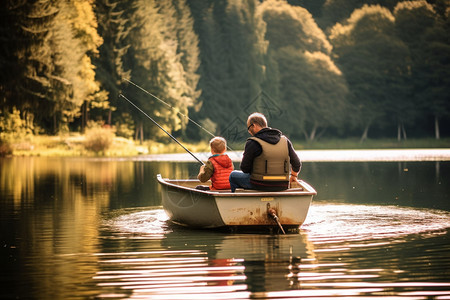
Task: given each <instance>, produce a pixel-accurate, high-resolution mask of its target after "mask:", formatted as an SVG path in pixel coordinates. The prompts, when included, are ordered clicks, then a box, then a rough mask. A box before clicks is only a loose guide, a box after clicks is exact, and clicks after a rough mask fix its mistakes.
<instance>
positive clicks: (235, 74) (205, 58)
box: [189, 0, 271, 132]
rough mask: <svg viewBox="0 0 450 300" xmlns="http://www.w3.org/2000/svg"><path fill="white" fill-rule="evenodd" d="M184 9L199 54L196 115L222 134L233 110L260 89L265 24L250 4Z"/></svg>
mask: <svg viewBox="0 0 450 300" xmlns="http://www.w3.org/2000/svg"><path fill="white" fill-rule="evenodd" d="M189 5H190V7H191V9H192V12H193V15H194V18H195V22H196V26H195V28H196V30H197V33H198V35H199V37H200V44H199V45H200V50H201V64H200V74H201V78H200V81H199V87H200V88H201V90H202V95H201V97H200V100H201V105H202V106H201V110H200V111H199V113H198V114H197V116H198V117H201V118H204V119H205V121H206V119H209V120H213V122H214V123H215V124H214V127H217V128H218V130H219V132H221V131H222V130H223V129H225V128H226V127H227V126H228V125H229V124H230V116H235V117H236V107H239V108H240V109H241V110H242V109H244V107H246V106H247V105H249V103H250V101H251V100H252V99H253V98H254V97H255V96H256V95H257V94H258V93H260V92H261V90H262V89H263V82H265V81H266V72H265V69H266V68H265V67H266V66H265V63H266V61H265V51H266V48H267V43H266V42H265V41H264V40H263V38H264V35H263V30H264V28H263V25H264V23H263V22H262V20H261V19H260V18H259V17H258V16H257V15H256V9H257V6H258V1H255V0H234V1H224V0H220V1H216V0H209V1H189ZM264 88H265V86H264ZM269 89H270V87H269ZM267 92H269V93H270V92H271V91H267Z"/></svg>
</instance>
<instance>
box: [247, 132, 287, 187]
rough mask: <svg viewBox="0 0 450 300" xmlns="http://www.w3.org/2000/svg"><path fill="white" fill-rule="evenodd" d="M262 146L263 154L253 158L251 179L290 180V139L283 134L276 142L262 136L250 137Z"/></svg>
mask: <svg viewBox="0 0 450 300" xmlns="http://www.w3.org/2000/svg"><path fill="white" fill-rule="evenodd" d="M249 139H252V140H254V141H256V142H258V143H259V144H260V145H261V147H262V153H261V155H259V156H257V157H255V159H254V160H253V169H252V174H251V176H250V179H253V180H258V181H289V173H290V166H291V165H290V159H289V149H288V140H287V138H286V137H285V136H284V135H282V136H281V138H280V141H279V142H278V143H276V144H271V143H268V142H266V141H264V140H262V139H260V138H256V137H250V138H249Z"/></svg>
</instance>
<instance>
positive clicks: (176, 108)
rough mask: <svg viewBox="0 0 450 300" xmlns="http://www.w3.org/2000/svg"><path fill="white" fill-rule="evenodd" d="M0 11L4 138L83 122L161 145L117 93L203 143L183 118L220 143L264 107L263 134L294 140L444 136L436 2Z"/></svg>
mask: <svg viewBox="0 0 450 300" xmlns="http://www.w3.org/2000/svg"><path fill="white" fill-rule="evenodd" d="M0 11H1V12H2V18H0V39H1V40H2V47H1V48H0V118H1V119H0V123H1V124H0V135H1V137H0V138H2V139H3V140H4V139H6V138H9V137H12V136H14V137H16V136H20V135H22V136H24V135H28V134H31V133H36V132H37V131H40V132H44V133H50V134H55V133H58V132H59V133H61V132H67V131H68V130H69V128H71V129H73V128H77V129H78V128H79V129H80V131H83V129H84V127H85V126H86V124H87V122H88V121H89V120H96V121H100V122H103V123H107V124H108V125H111V124H115V126H116V128H117V134H118V135H120V136H123V137H127V138H130V137H132V136H133V135H134V137H135V138H140V139H141V140H142V139H144V137H145V138H146V139H149V138H152V139H154V140H158V139H161V137H163V136H164V133H162V132H161V131H160V130H159V129H158V128H157V127H156V126H154V124H153V123H151V122H150V121H149V120H148V119H147V118H146V117H145V116H144V115H143V114H142V113H141V112H139V111H138V110H136V109H135V108H133V107H131V106H130V104H129V103H127V102H125V101H123V100H122V98H118V97H117V96H118V95H119V94H120V93H123V94H124V95H126V96H127V97H128V98H129V99H131V100H132V101H133V102H135V103H136V104H137V105H138V106H139V107H140V108H141V109H142V110H143V111H145V112H146V113H147V114H148V115H149V116H151V117H152V118H154V119H155V120H156V121H157V122H158V123H159V124H161V125H162V126H163V127H164V128H165V129H167V130H169V131H170V132H172V133H174V134H175V135H176V136H182V137H187V138H188V139H193V138H203V139H205V138H206V139H208V138H209V136H204V135H202V134H201V133H200V130H199V129H198V128H196V127H193V126H191V127H190V128H189V130H186V127H187V122H188V119H187V118H186V117H185V116H186V115H188V116H189V117H191V119H193V120H195V121H198V122H200V123H201V122H202V121H204V122H205V124H209V125H208V126H211V128H214V130H215V131H214V133H215V134H221V132H222V130H224V129H226V128H228V126H229V125H230V124H231V125H232V123H233V122H236V124H240V123H242V122H244V123H245V120H243V119H245V118H246V116H247V114H248V113H251V112H253V111H254V110H259V109H267V110H268V111H270V109H274V108H275V110H277V111H279V112H280V113H279V114H278V115H276V116H271V117H270V120H269V122H270V124H271V126H274V127H279V128H280V129H281V130H282V131H283V132H285V133H286V134H289V135H290V136H291V137H294V138H296V139H303V138H305V139H308V140H315V139H317V138H319V137H321V136H327V135H328V136H330V135H341V136H348V135H352V136H355V135H360V136H361V137H362V139H365V138H367V137H368V135H369V129H370V134H371V135H372V134H377V135H378V136H381V137H393V136H394V135H395V134H397V136H398V138H401V139H404V138H406V133H407V132H408V134H409V133H410V132H412V133H413V135H430V136H431V135H432V132H434V136H435V137H436V138H440V136H441V135H442V134H443V135H447V134H449V133H450V132H449V131H448V129H447V128H446V126H447V125H448V123H449V121H450V101H449V99H448V95H449V94H450V91H449V88H450V67H449V62H450V59H449V53H450V43H449V41H450V36H449V35H450V21H449V19H450V18H449V15H448V11H449V2H448V1H447V0H433V1H425V0H414V1H398V0H326V1H325V0H266V1H258V0H203V1H196V0H79V1H78V0H52V1H50V0H41V1H13V0H5V1H0ZM125 79H127V80H131V81H133V82H135V83H137V84H139V85H140V86H141V87H143V88H144V89H145V90H147V91H149V92H151V93H152V94H153V95H156V96H157V97H158V98H160V99H163V100H164V101H165V103H162V102H161V101H158V100H157V99H155V98H154V97H152V96H150V95H148V94H147V93H145V92H143V91H142V90H139V89H138V88H136V87H135V86H133V85H130V84H129V83H128V82H127V81H126V80H125ZM261 94H265V95H270V96H269V98H271V102H270V105H271V106H273V107H262V106H261V105H260V104H261V103H259V102H258V103H256V100H255V99H256V98H258V97H259V95H261ZM258 101H259V100H258ZM253 102H254V103H253ZM447 127H448V126H447ZM38 129H39V130H38ZM433 129H434V130H433ZM133 131H134V133H133ZM244 131H245V130H244ZM441 131H442V132H441Z"/></svg>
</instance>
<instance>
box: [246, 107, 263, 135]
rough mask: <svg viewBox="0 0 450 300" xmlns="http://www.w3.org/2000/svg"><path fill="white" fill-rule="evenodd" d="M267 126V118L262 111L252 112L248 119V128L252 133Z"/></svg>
mask: <svg viewBox="0 0 450 300" xmlns="http://www.w3.org/2000/svg"><path fill="white" fill-rule="evenodd" d="M266 127H267V119H266V117H265V116H264V115H263V114H262V113H258V112H255V113H252V114H251V115H250V116H248V119H247V130H248V132H249V133H250V134H251V135H255V134H256V133H257V132H258V131H260V130H261V129H263V128H266Z"/></svg>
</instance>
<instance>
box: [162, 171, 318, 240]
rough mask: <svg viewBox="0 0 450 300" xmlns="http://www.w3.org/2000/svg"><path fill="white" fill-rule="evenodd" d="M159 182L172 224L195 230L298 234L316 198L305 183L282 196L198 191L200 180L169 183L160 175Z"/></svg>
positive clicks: (242, 192) (259, 192)
mask: <svg viewBox="0 0 450 300" xmlns="http://www.w3.org/2000/svg"><path fill="white" fill-rule="evenodd" d="M158 182H159V183H160V184H161V187H162V205H163V207H164V210H165V211H166V213H167V214H168V216H169V218H170V220H171V221H172V222H174V223H177V224H180V225H183V226H188V227H194V228H222V229H229V230H232V231H237V230H250V231H253V230H256V231H261V230H262V229H267V230H268V231H270V232H273V230H278V229H281V227H282V228H283V229H284V230H285V231H288V232H298V229H299V227H300V226H301V225H302V224H303V222H304V221H305V219H306V216H307V214H308V210H309V207H310V204H311V201H312V198H313V196H314V195H316V191H315V190H314V189H313V188H312V187H311V186H309V185H308V184H307V183H305V182H301V186H299V187H297V188H293V189H289V190H286V191H282V192H263V191H254V190H238V191H236V192H235V193H231V191H229V190H225V191H202V190H198V189H195V186H196V185H198V184H200V182H199V181H197V180H168V179H163V178H162V177H161V175H158ZM271 213H272V215H273V214H275V215H276V217H277V218H278V221H279V223H280V224H278V223H277V221H276V220H275V219H274V218H273V216H271ZM280 225H281V226H280Z"/></svg>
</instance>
